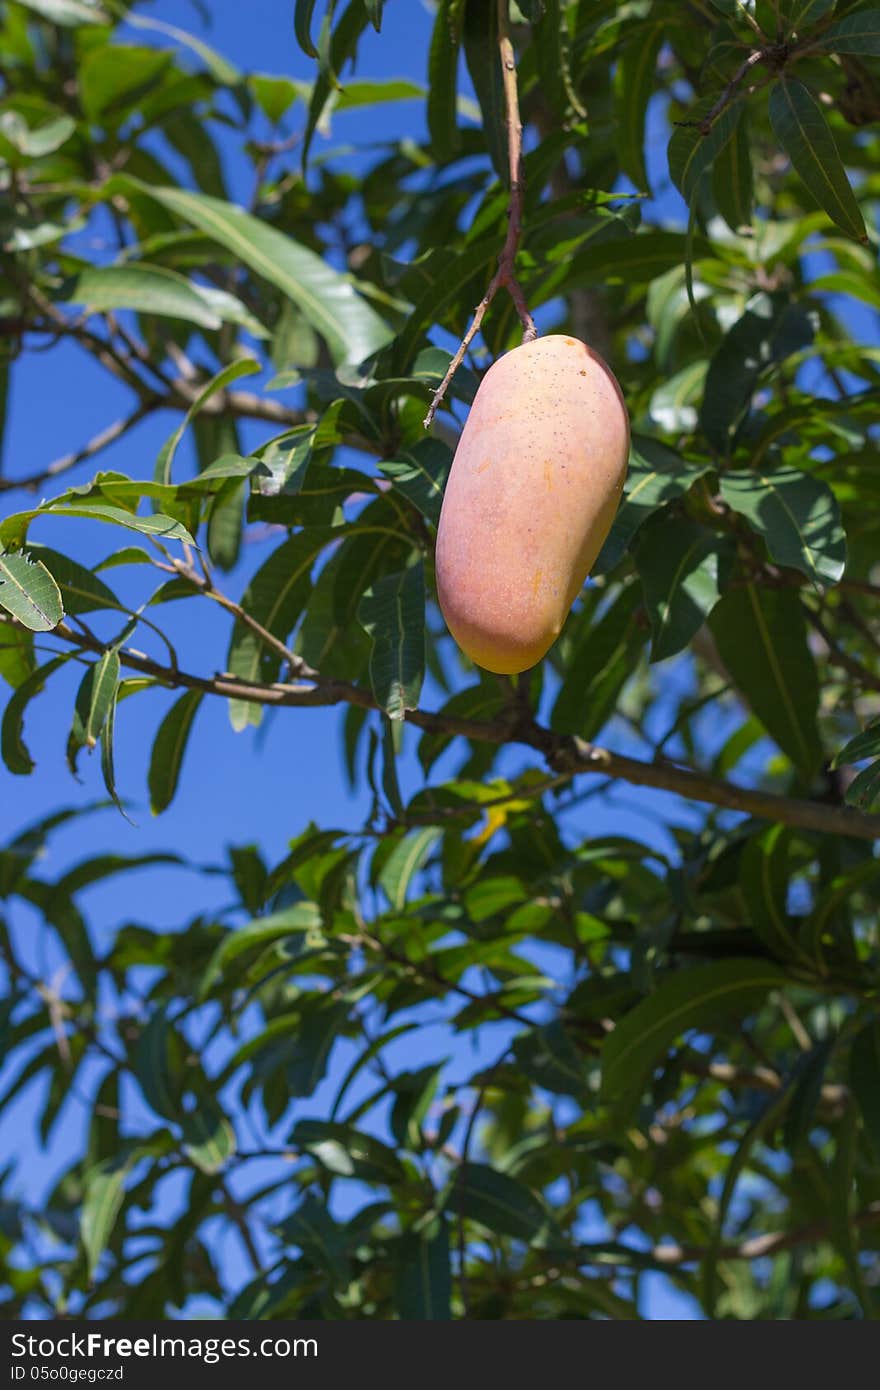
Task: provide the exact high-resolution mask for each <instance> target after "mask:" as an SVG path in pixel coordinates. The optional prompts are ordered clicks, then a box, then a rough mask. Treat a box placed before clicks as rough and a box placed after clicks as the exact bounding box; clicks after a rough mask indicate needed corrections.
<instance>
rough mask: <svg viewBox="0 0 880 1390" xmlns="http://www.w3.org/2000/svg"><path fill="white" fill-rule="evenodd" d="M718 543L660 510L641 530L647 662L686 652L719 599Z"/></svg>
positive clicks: (640, 566)
mask: <svg viewBox="0 0 880 1390" xmlns="http://www.w3.org/2000/svg"><path fill="white" fill-rule="evenodd" d="M719 551H720V546H719V539H718V537H717V536H716V535H715V533H714V532H712V531H707V530H706V528H705V527H704V526H700V525H699V523H697V522H695V521H691V520H689V519H688V518H687V517H680V516H676V515H675V514H674V513H673V512H671V511H669V510H668V509H664V510H662V511H660V512H658V513H657V515H656V516H654V517H652V518H651V520H650V521H649V522H648V523H647V525H645V526H643V528H642V530H641V533H640V536H639V542H638V548H637V551H636V565H637V567H638V571H639V577H640V579H641V581H642V591H643V593H644V596H645V607H646V608H647V610H648V617H649V618H650V620H651V660H652V661H663V660H664V658H665V657H668V656H673V655H674V654H675V653H676V652H679V651H681V649H682V647H686V646H687V644H688V642H689V641H690V640H691V638H692V637H693V636H694V634H695V633H696V632H697V630H698V629H699V628H700V627H702V625H703V623H704V622H705V620H706V618H707V617H708V616H709V614H710V613H711V611H712V609H713V608H714V607H715V604H716V603H717V602H718V599H719V590H718V561H719Z"/></svg>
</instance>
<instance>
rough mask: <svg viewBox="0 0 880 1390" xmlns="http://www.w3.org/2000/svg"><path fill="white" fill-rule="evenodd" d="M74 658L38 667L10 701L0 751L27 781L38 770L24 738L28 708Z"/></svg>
mask: <svg viewBox="0 0 880 1390" xmlns="http://www.w3.org/2000/svg"><path fill="white" fill-rule="evenodd" d="M71 655H72V653H70V654H65V655H64V656H56V657H53V658H52V660H51V661H47V662H45V664H44V665H43V666H40V667H38V669H37V670H36V671H34V672H33V674H32V675H30V676H28V677H27V679H26V680H24V681H22V683H21V684H20V685H19V686H18V687H17V688H16V690H15V692H14V694H13V695H12V696H11V697H10V699H9V700H8V701H7V704H6V708H5V710H4V711H3V723H2V729H0V747H2V751H3V761H4V763H5V764H6V766H7V767H8V768H9V771H10V772H14V773H15V774H16V776H18V777H26V776H27V775H28V774H29V773H31V772H33V770H34V767H35V763H34V760H33V758H32V757H31V755H30V753H29V752H28V750H27V747H26V746H25V742H24V738H23V736H22V730H23V725H24V716H25V712H26V710H27V707H28V705H29V704H30V702H31V700H32V699H33V698H34V696H35V695H39V694H40V692H41V690H42V689H43V687H44V685H45V684H46V681H47V680H48V679H49V677H50V676H51V675H52V673H53V672H54V671H57V670H58V669H59V667H61V666H63V665H64V664H65V662H66V661H68V660H69V659H70V656H71Z"/></svg>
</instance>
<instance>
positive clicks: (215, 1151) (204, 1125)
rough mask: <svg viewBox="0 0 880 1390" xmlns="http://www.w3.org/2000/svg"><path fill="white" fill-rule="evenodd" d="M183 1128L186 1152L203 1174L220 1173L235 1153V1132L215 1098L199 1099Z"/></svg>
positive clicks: (184, 1119)
mask: <svg viewBox="0 0 880 1390" xmlns="http://www.w3.org/2000/svg"><path fill="white" fill-rule="evenodd" d="M181 1125H182V1129H183V1147H184V1151H185V1153H186V1155H187V1157H188V1158H189V1159H190V1161H191V1162H192V1163H194V1164H195V1166H196V1167H197V1168H198V1169H200V1171H201V1172H203V1173H217V1172H219V1171H220V1169H221V1168H222V1167H223V1166H224V1164H225V1163H226V1161H227V1159H229V1158H231V1157H232V1155H233V1154H234V1153H235V1147H236V1145H235V1130H234V1129H233V1128H232V1125H231V1124H230V1122H229V1120H228V1119H227V1118H226V1116H225V1115H224V1114H223V1111H222V1110H221V1109H220V1107H219V1105H218V1104H217V1102H216V1101H215V1100H214V1099H213V1098H212V1097H210V1096H204V1095H202V1096H198V1097H197V1099H196V1106H195V1109H194V1110H192V1111H191V1112H190V1113H189V1114H188V1115H184V1116H183V1118H182V1120H181Z"/></svg>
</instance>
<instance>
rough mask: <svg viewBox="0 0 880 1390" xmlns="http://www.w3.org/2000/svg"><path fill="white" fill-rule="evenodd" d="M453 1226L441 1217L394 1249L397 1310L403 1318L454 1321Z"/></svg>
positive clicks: (413, 1233) (395, 1301)
mask: <svg viewBox="0 0 880 1390" xmlns="http://www.w3.org/2000/svg"><path fill="white" fill-rule="evenodd" d="M451 1300H452V1269H451V1261H450V1250H449V1223H448V1221H447V1220H446V1218H445V1217H442V1216H440V1217H437V1218H436V1219H435V1220H434V1221H432V1223H431V1225H430V1227H429V1228H428V1229H427V1230H425V1231H421V1232H418V1233H416V1232H412V1233H410V1234H408V1235H405V1236H402V1237H401V1239H400V1240H399V1241H398V1242H397V1244H396V1246H395V1248H394V1308H395V1311H396V1313H397V1316H398V1317H399V1318H403V1319H404V1320H406V1321H409V1320H413V1321H416V1322H446V1321H448V1320H449V1319H450V1318H451V1317H452V1312H451Z"/></svg>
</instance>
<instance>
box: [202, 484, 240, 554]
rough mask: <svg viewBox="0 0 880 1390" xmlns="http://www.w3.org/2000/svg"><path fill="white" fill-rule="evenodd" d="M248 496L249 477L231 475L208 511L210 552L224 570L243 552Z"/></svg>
mask: <svg viewBox="0 0 880 1390" xmlns="http://www.w3.org/2000/svg"><path fill="white" fill-rule="evenodd" d="M247 498H248V483H247V479H238V478H230V479H229V481H228V482H226V483H224V484H223V486H222V487H221V489H220V491H219V492H218V493H217V494H216V495H215V497H214V499H213V501H212V502H211V507H210V510H209V512H208V555H209V556H210V558H211V561H212V563H213V564H215V565H217V567H218V568H219V569H221V570H226V571H229V570H231V569H234V568H235V566H236V564H237V563H238V557H239V555H240V553H241V540H242V531H243V528H244V518H245V511H246V507H247Z"/></svg>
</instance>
